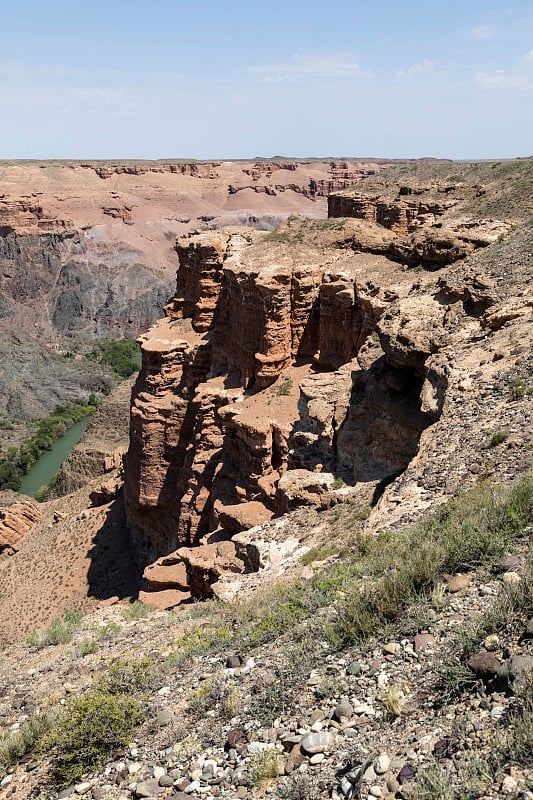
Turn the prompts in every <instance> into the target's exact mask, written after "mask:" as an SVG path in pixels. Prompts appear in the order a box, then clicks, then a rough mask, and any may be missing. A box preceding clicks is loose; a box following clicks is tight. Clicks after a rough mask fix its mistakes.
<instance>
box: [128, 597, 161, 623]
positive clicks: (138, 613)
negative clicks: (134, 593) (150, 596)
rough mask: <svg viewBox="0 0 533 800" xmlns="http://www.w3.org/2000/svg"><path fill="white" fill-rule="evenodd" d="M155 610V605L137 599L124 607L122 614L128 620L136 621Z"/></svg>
mask: <svg viewBox="0 0 533 800" xmlns="http://www.w3.org/2000/svg"><path fill="white" fill-rule="evenodd" d="M153 611H155V609H154V607H153V606H150V605H148V604H147V603H143V602H142V601H141V600H135V601H134V602H133V603H131V604H130V605H129V606H125V607H124V608H123V609H122V616H123V617H124V619H125V620H126V622H135V621H136V620H138V619H144V618H145V617H149V616H150V614H152V613H153Z"/></svg>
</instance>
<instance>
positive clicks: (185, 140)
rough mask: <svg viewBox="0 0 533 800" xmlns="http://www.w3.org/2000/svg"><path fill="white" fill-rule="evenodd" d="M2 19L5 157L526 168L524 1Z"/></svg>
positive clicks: (531, 28)
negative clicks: (435, 159)
mask: <svg viewBox="0 0 533 800" xmlns="http://www.w3.org/2000/svg"><path fill="white" fill-rule="evenodd" d="M0 12H1V13H0V35H1V38H0V42H1V45H0V158H120V157H122V158H165V157H175V158H180V157H183V158H186V157H190V158H193V157H194V158H251V157H254V156H259V155H260V156H274V155H287V156H328V155H336V156H341V155H345V156H372V155H374V156H389V157H394V156H398V157H411V156H412V157H417V156H424V155H431V156H447V157H451V158H476V157H477V158H491V157H513V156H518V155H530V154H532V153H533V0H510V2H490V0H461V1H460V2H459V1H458V0H445V1H444V2H437V3H435V2H432V1H431V0H423V2H418V0H415V1H414V2H409V0H404V1H403V2H398V0H378V1H376V0H367V1H365V2H358V1H357V0H346V2H345V1H344V0H321V2H315V0H305V1H304V0H269V1H268V2H265V3H257V2H254V0H247V1H246V2H241V0H217V1H215V0H196V1H195V0H188V2H182V1H181V0H142V1H141V0H105V2H104V0H68V2H67V0H47V1H46V2H44V1H43V0H24V2H20V0H19V1H18V2H17V1H16V0H0Z"/></svg>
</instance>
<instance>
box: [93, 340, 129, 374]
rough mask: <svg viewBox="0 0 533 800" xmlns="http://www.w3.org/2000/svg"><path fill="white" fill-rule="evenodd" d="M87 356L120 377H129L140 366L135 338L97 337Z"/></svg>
mask: <svg viewBox="0 0 533 800" xmlns="http://www.w3.org/2000/svg"><path fill="white" fill-rule="evenodd" d="M88 358H90V359H92V360H93V361H96V362H97V363H98V364H103V365H105V366H108V367H111V369H112V370H113V372H115V373H116V374H117V375H118V376H119V377H120V378H129V376H130V375H133V373H134V372H137V371H138V370H139V369H140V367H141V348H140V347H139V345H138V344H137V342H136V341H135V339H115V340H107V339H99V340H98V341H96V342H95V343H94V345H93V348H92V350H91V352H90V353H89V355H88Z"/></svg>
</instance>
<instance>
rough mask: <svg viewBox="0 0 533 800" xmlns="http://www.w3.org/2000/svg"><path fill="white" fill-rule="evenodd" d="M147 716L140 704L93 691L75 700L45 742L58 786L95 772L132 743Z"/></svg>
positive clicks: (67, 706)
mask: <svg viewBox="0 0 533 800" xmlns="http://www.w3.org/2000/svg"><path fill="white" fill-rule="evenodd" d="M143 718H144V714H143V711H142V709H141V706H140V704H139V702H138V701H137V700H135V699H134V698H132V697H125V696H123V695H117V694H112V693H111V692H106V691H103V690H101V689H90V690H88V691H86V692H83V693H82V694H80V695H78V696H77V697H74V698H72V699H71V700H70V701H69V702H68V703H67V705H66V706H65V707H64V711H63V713H62V714H61V717H60V718H59V720H58V721H57V723H56V724H55V725H54V726H53V727H52V728H51V730H50V731H49V732H48V734H47V735H46V736H45V738H44V742H43V749H44V751H45V752H50V753H51V755H52V765H53V767H52V768H53V775H54V779H55V781H56V783H58V784H59V785H60V786H67V785H68V784H70V783H73V782H74V781H78V780H80V778H81V777H82V776H83V775H84V774H85V773H86V772H92V771H94V770H96V769H97V768H98V767H99V766H100V764H101V763H102V762H103V761H104V760H105V759H106V758H108V757H110V756H111V755H112V754H113V753H114V752H115V751H116V750H117V749H118V748H120V747H123V746H124V745H125V744H127V742H128V741H129V740H130V738H131V736H132V734H133V732H134V730H135V728H136V727H137V726H138V725H140V724H141V722H142V721H143Z"/></svg>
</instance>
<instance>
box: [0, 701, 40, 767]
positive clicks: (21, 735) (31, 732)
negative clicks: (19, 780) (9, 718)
mask: <svg viewBox="0 0 533 800" xmlns="http://www.w3.org/2000/svg"><path fill="white" fill-rule="evenodd" d="M52 721H53V715H52V714H51V713H46V714H36V715H35V716H34V717H31V718H30V719H28V720H27V721H26V722H24V723H23V724H22V726H21V727H20V728H19V729H18V730H16V731H8V732H7V733H5V734H3V735H2V736H0V775H3V774H5V773H6V770H7V769H8V768H9V767H11V766H14V765H15V764H16V763H17V762H18V761H19V760H20V759H21V758H22V757H23V756H25V755H26V754H27V753H29V752H31V750H33V749H34V748H35V747H36V746H37V744H38V742H39V740H40V739H41V738H42V737H43V736H44V734H45V733H46V732H47V731H48V730H49V729H50V726H51V725H52Z"/></svg>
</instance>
